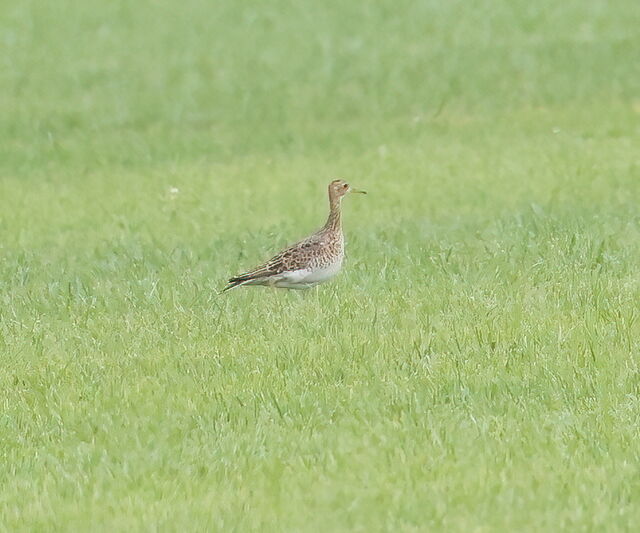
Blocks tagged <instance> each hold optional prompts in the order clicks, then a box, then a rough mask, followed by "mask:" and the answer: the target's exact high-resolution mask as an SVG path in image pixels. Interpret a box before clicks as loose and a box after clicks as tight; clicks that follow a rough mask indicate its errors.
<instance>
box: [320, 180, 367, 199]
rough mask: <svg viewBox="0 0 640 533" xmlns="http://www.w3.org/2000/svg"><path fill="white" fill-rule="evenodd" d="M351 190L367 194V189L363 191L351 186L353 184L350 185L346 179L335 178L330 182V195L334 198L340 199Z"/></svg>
mask: <svg viewBox="0 0 640 533" xmlns="http://www.w3.org/2000/svg"><path fill="white" fill-rule="evenodd" d="M350 192H353V193H359V194H367V192H366V191H361V190H359V189H354V188H352V187H351V185H349V184H348V183H347V182H346V181H344V180H333V181H332V182H331V183H330V184H329V196H330V197H331V198H332V199H336V200H339V199H340V198H342V197H343V196H344V195H345V194H348V193H350Z"/></svg>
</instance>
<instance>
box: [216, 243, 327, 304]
mask: <svg viewBox="0 0 640 533" xmlns="http://www.w3.org/2000/svg"><path fill="white" fill-rule="evenodd" d="M322 240H323V239H322V232H318V233H315V234H313V235H311V237H309V238H307V239H304V240H302V241H300V242H297V243H295V244H292V245H291V246H289V247H288V248H286V249H285V250H283V251H282V252H280V253H279V254H278V255H276V256H274V257H272V258H271V259H269V261H267V262H266V263H264V264H262V265H260V266H258V267H256V268H254V269H253V270H249V271H248V272H244V273H242V274H238V275H237V276H234V277H232V278H231V279H229V284H228V285H227V286H226V287H225V288H224V289H223V292H224V291H227V290H229V289H232V288H234V287H237V286H238V285H241V284H243V283H246V282H248V281H252V280H258V279H266V278H271V277H273V276H278V275H279V274H282V273H283V272H292V271H295V270H302V269H304V268H306V267H307V266H308V265H309V263H310V262H311V260H312V258H313V255H314V254H313V251H314V249H316V248H317V247H318V246H321V245H322Z"/></svg>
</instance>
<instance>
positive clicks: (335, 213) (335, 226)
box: [324, 198, 342, 231]
mask: <svg viewBox="0 0 640 533" xmlns="http://www.w3.org/2000/svg"><path fill="white" fill-rule="evenodd" d="M324 229H325V230H328V231H341V230H342V220H341V217H340V199H339V198H329V217H328V218H327V223H326V224H325V225H324Z"/></svg>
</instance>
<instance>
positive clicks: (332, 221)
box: [223, 180, 366, 292]
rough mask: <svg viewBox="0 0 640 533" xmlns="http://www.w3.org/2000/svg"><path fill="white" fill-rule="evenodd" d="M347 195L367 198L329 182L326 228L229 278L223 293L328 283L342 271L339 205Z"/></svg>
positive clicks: (347, 186) (337, 181)
mask: <svg viewBox="0 0 640 533" xmlns="http://www.w3.org/2000/svg"><path fill="white" fill-rule="evenodd" d="M350 192H353V193H362V194H366V193H365V191H359V190H357V189H352V188H351V187H350V186H349V184H348V183H347V182H345V181H344V180H334V181H332V182H331V183H330V184H329V218H327V222H326V224H325V225H324V226H323V227H322V228H321V229H319V230H318V231H317V232H316V233H314V234H313V235H311V236H310V237H308V238H306V239H304V240H302V241H300V242H297V243H296V244H293V245H292V246H289V248H287V249H286V250H283V251H282V252H280V253H279V254H278V255H276V256H275V257H273V258H272V259H270V260H269V261H267V262H266V263H264V264H262V265H260V266H259V267H256V268H254V269H253V270H250V271H248V272H245V273H244V274H239V275H238V276H235V277H233V278H231V279H230V280H229V284H228V285H227V286H226V287H225V288H224V291H228V290H229V289H233V288H234V287H239V286H241V285H267V286H269V287H279V288H285V289H308V288H309V287H313V286H314V285H317V284H318V283H323V282H325V281H328V280H330V279H331V278H332V277H333V276H335V275H336V274H337V273H338V272H339V271H340V268H341V267H342V259H343V258H344V236H343V234H342V221H341V218H340V202H341V201H342V198H343V197H344V196H345V195H346V194H348V193H350ZM224 291H223V292H224Z"/></svg>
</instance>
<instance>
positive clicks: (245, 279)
mask: <svg viewBox="0 0 640 533" xmlns="http://www.w3.org/2000/svg"><path fill="white" fill-rule="evenodd" d="M254 279H255V276H252V275H250V274H241V275H240V276H235V277H233V278H231V279H230V280H229V282H228V283H227V286H226V287H225V288H224V289H222V292H227V291H229V290H231V289H235V288H236V287H240V286H241V285H245V284H247V283H250V282H251V281H253V280H254Z"/></svg>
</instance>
